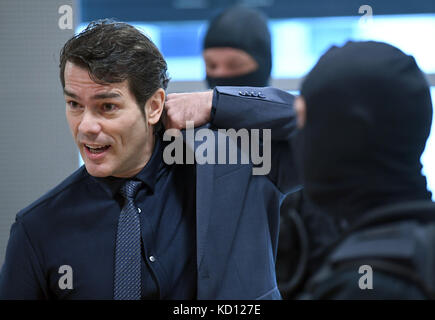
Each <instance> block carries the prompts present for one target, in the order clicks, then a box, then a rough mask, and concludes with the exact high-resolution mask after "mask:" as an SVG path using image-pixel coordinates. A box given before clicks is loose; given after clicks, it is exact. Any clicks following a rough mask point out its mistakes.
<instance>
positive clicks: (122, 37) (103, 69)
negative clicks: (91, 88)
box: [59, 19, 169, 112]
mask: <svg viewBox="0 0 435 320" xmlns="http://www.w3.org/2000/svg"><path fill="white" fill-rule="evenodd" d="M68 61H70V62H72V63H74V64H77V65H78V66H81V67H84V68H86V69H87V70H88V71H89V76H90V77H91V79H92V80H94V81H95V82H97V83H102V84H107V83H117V82H123V81H124V80H127V81H128V87H129V89H130V91H131V93H132V94H133V95H134V97H135V99H136V102H137V103H138V105H139V107H140V109H141V111H142V112H144V110H143V106H144V105H145V103H146V101H147V100H148V99H149V98H150V97H151V96H152V95H153V93H154V92H155V91H156V90H157V89H159V88H163V89H164V90H166V88H167V86H168V82H169V78H168V74H167V64H166V61H165V59H164V58H163V56H162V54H161V53H160V51H159V49H157V47H156V46H155V45H154V44H153V42H152V41H151V40H150V39H149V38H148V37H147V36H145V35H144V34H142V33H141V32H140V31H139V30H137V29H136V28H134V27H133V26H131V25H129V24H127V23H123V22H118V21H115V20H113V19H103V20H98V21H93V22H91V23H89V25H88V26H87V27H86V29H85V30H84V31H83V32H81V33H80V34H78V35H76V36H74V37H72V38H71V39H70V40H68V41H67V42H66V43H65V45H64V46H63V48H62V50H61V53H60V63H59V67H60V81H61V83H62V87H65V78H64V73H65V65H66V63H67V62H68Z"/></svg>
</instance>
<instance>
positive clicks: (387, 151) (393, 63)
mask: <svg viewBox="0 0 435 320" xmlns="http://www.w3.org/2000/svg"><path fill="white" fill-rule="evenodd" d="M301 95H302V96H303V97H304V98H305V101H306V108H307V109H306V112H307V113H306V124H305V127H304V129H303V130H302V131H301V136H302V137H303V151H302V157H301V158H302V161H303V180H304V181H303V182H304V187H305V192H306V195H307V196H308V199H309V201H311V202H312V203H313V204H314V205H315V206H316V207H317V208H318V210H320V211H322V212H325V213H327V214H328V215H329V216H331V217H333V218H335V219H336V220H338V221H336V222H338V225H341V226H345V225H346V224H347V223H352V222H353V220H355V219H357V218H359V217H361V215H362V214H363V213H365V212H367V211H368V210H371V209H374V208H377V207H380V206H383V205H388V204H392V203H397V202H405V201H413V200H430V198H431V193H430V192H428V191H427V189H426V178H425V177H424V176H423V175H422V174H421V168H422V166H421V163H420V156H421V154H422V152H423V150H424V148H425V144H426V140H427V138H428V135H429V132H430V127H431V121H432V102H431V97H430V93H429V87H428V84H427V82H426V79H425V77H424V75H423V73H422V72H421V71H420V69H419V68H418V66H417V64H416V62H415V60H414V58H413V57H412V56H408V55H406V54H404V53H403V52H402V51H400V50H399V49H397V48H395V47H393V46H391V45H388V44H385V43H379V42H348V43H346V44H345V45H344V46H343V47H340V48H339V47H332V48H331V49H329V50H328V51H327V52H326V53H325V54H324V55H323V56H322V57H321V58H320V60H319V61H318V62H317V64H316V65H315V67H314V68H313V69H312V70H311V71H310V73H309V74H308V76H307V77H306V79H305V80H304V82H303V84H302V89H301Z"/></svg>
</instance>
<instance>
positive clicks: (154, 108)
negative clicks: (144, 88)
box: [145, 88, 165, 125]
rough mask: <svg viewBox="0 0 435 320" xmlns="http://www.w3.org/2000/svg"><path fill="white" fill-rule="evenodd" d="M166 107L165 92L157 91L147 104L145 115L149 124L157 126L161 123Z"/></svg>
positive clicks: (160, 89)
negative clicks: (164, 107)
mask: <svg viewBox="0 0 435 320" xmlns="http://www.w3.org/2000/svg"><path fill="white" fill-rule="evenodd" d="M164 105H165V90H163V89H162V88H159V89H157V90H156V91H155V92H154V93H153V95H152V96H151V97H150V98H149V99H148V101H147V102H146V104H145V114H146V120H147V122H148V124H150V125H155V124H156V123H157V122H159V120H160V117H161V115H162V112H163V106H164Z"/></svg>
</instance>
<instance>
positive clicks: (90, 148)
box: [85, 144, 110, 154]
mask: <svg viewBox="0 0 435 320" xmlns="http://www.w3.org/2000/svg"><path fill="white" fill-rule="evenodd" d="M85 147H86V149H88V151H89V152H91V153H94V154H98V153H103V152H104V151H106V150H107V149H109V148H110V145H109V144H108V145H105V146H91V145H89V144H85Z"/></svg>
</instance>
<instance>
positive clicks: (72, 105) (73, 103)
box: [67, 101, 80, 110]
mask: <svg viewBox="0 0 435 320" xmlns="http://www.w3.org/2000/svg"><path fill="white" fill-rule="evenodd" d="M67 104H68V106H69V107H70V108H71V109H74V110H75V109H78V108H79V107H80V105H79V104H78V103H77V102H75V101H68V102H67Z"/></svg>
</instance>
